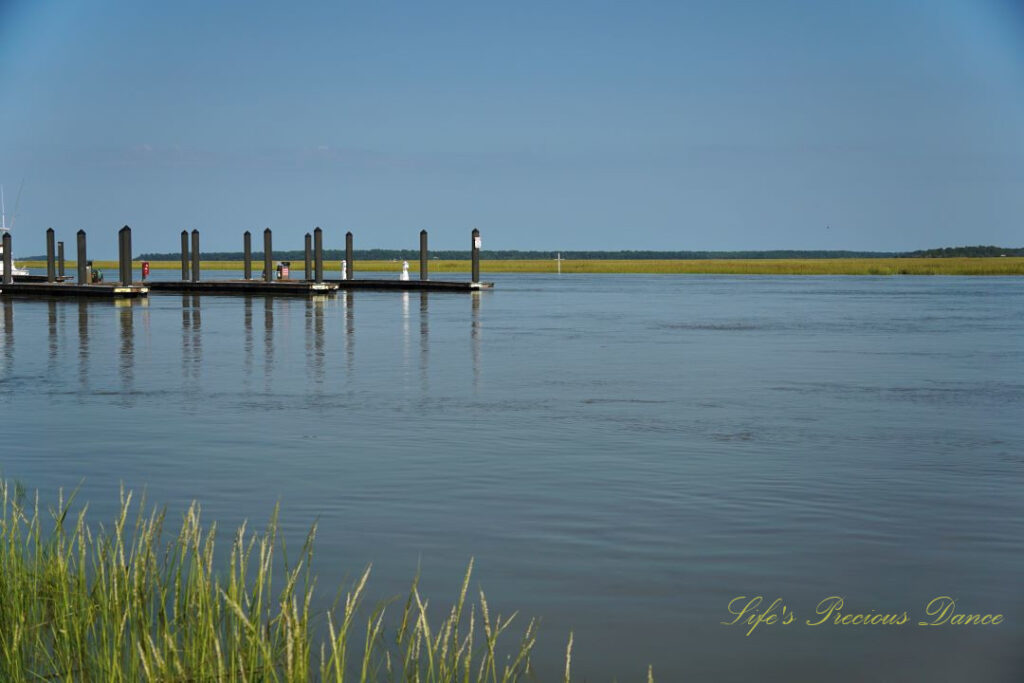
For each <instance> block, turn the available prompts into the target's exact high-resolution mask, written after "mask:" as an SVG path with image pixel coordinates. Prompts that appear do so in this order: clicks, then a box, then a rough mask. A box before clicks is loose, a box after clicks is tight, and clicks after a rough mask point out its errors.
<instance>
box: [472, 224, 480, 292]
mask: <svg viewBox="0 0 1024 683" xmlns="http://www.w3.org/2000/svg"><path fill="white" fill-rule="evenodd" d="M472 254H473V279H472V281H473V282H480V231H479V230H477V229H476V228H473V247H472Z"/></svg>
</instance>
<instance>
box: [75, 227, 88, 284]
mask: <svg viewBox="0 0 1024 683" xmlns="http://www.w3.org/2000/svg"><path fill="white" fill-rule="evenodd" d="M77 237H78V284H80V285H87V284H89V278H88V276H87V275H86V268H87V266H88V264H87V263H86V251H85V230H79V231H78V235H77Z"/></svg>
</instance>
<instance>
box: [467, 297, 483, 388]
mask: <svg viewBox="0 0 1024 683" xmlns="http://www.w3.org/2000/svg"><path fill="white" fill-rule="evenodd" d="M470 297H471V299H472V302H473V303H472V312H471V314H470V333H469V336H470V346H471V347H472V353H473V388H474V389H477V388H478V387H479V384H480V336H481V329H480V299H481V296H480V292H479V291H474V292H472V293H471V294H470Z"/></svg>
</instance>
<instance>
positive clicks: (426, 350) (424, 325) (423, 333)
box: [420, 292, 430, 394]
mask: <svg viewBox="0 0 1024 683" xmlns="http://www.w3.org/2000/svg"><path fill="white" fill-rule="evenodd" d="M429 303H430V293H429V292H420V387H421V389H422V390H423V393H424V394H426V393H427V388H428V387H427V378H428V373H427V365H428V361H429V359H430V319H429V318H428V317H427V310H428V308H429Z"/></svg>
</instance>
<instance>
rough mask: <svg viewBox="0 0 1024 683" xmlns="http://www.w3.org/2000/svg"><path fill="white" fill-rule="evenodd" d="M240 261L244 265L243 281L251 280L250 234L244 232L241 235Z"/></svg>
mask: <svg viewBox="0 0 1024 683" xmlns="http://www.w3.org/2000/svg"><path fill="white" fill-rule="evenodd" d="M242 254H243V255H242V260H243V261H244V263H245V266H244V267H245V276H244V277H245V279H246V280H251V279H252V233H250V232H249V231H248V230H246V231H245V232H244V233H243V234H242Z"/></svg>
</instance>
